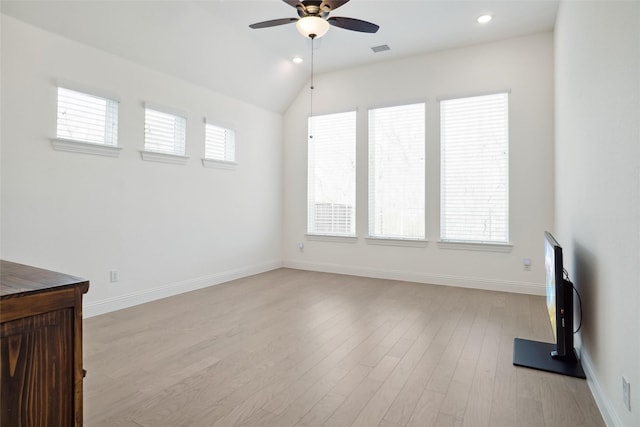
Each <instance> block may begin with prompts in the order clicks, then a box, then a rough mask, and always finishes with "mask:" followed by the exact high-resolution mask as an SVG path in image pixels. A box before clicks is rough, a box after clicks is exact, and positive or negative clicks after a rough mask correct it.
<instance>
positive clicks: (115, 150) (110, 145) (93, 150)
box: [51, 82, 122, 157]
mask: <svg viewBox="0 0 640 427" xmlns="http://www.w3.org/2000/svg"><path fill="white" fill-rule="evenodd" d="M61 91H62V92H63V93H64V92H68V93H67V95H70V93H76V94H78V95H80V96H81V98H79V99H76V101H78V102H83V101H84V102H86V101H87V98H95V99H97V100H100V101H104V102H105V107H104V109H105V111H104V118H103V120H104V122H103V134H104V137H103V138H102V141H100V140H95V139H91V140H90V139H81V138H73V137H67V136H65V135H63V134H62V133H61V132H60V126H61V119H60V115H61V112H60V109H61ZM82 98H84V100H83V99H82ZM119 104H120V101H119V99H118V97H116V96H113V95H105V94H103V93H102V92H101V91H99V90H94V89H87V88H83V87H78V86H77V85H74V84H69V83H67V82H57V83H56V137H55V138H51V146H52V148H53V149H54V150H57V151H67V152H73V153H81V154H92V155H100V156H106V157H118V156H119V155H120V152H121V151H122V147H121V146H119V145H118V143H119V140H118V133H119V129H118V124H119V123H118V121H119ZM88 113H89V114H91V112H88ZM94 113H95V111H94ZM76 124H77V122H76ZM109 127H111V128H112V130H111V131H108V128H109ZM85 131H88V130H87V129H85ZM108 135H110V137H109V136H108ZM110 141H112V142H110Z"/></svg>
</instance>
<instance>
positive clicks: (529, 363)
mask: <svg viewBox="0 0 640 427" xmlns="http://www.w3.org/2000/svg"><path fill="white" fill-rule="evenodd" d="M544 267H545V280H546V302H547V304H546V306H547V313H548V315H549V320H550V321H551V329H552V330H553V338H554V342H552V343H550V342H540V341H533V340H527V339H522V338H516V339H514V341H513V364H514V365H516V366H524V367H527V368H533V369H539V370H542V371H548V372H555V373H557V374H562V375H569V376H572V377H577V378H586V376H585V374H584V370H583V369H582V366H581V365H580V361H579V360H578V358H577V357H576V352H575V350H574V348H573V333H574V332H573V284H572V283H571V282H570V281H569V279H568V278H565V270H564V266H563V264H562V246H560V244H558V241H557V240H556V239H555V238H554V237H553V235H551V233H549V232H548V231H545V233H544Z"/></svg>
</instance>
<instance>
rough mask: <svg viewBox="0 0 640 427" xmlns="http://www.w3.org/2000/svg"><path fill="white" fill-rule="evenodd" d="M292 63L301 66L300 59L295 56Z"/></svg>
mask: <svg viewBox="0 0 640 427" xmlns="http://www.w3.org/2000/svg"><path fill="white" fill-rule="evenodd" d="M292 61H293V62H295V63H296V64H301V63H302V58H300V57H299V56H296V57H295V58H293V59H292Z"/></svg>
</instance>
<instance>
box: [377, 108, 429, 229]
mask: <svg viewBox="0 0 640 427" xmlns="http://www.w3.org/2000/svg"><path fill="white" fill-rule="evenodd" d="M424 199H425V104H424V103H421V104H413V105H402V106H396V107H389V108H377V109H374V110H369V236H371V237H383V238H404V239H411V238H413V239H420V238H424V237H425V225H424V224H425V211H424V205H425V204H424Z"/></svg>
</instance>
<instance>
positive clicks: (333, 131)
mask: <svg viewBox="0 0 640 427" xmlns="http://www.w3.org/2000/svg"><path fill="white" fill-rule="evenodd" d="M308 126H309V128H308V129H309V145H308V180H307V185H308V189H307V200H308V220H307V231H308V233H309V234H317V235H327V236H355V211H356V209H355V205H356V112H355V111H350V112H346V113H338V114H328V115H323V116H313V117H310V118H309V122H308Z"/></svg>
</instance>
